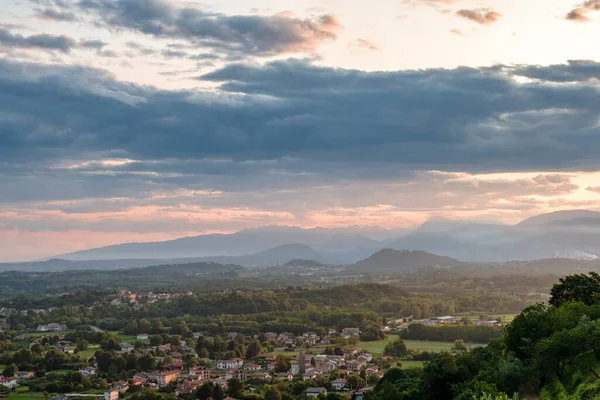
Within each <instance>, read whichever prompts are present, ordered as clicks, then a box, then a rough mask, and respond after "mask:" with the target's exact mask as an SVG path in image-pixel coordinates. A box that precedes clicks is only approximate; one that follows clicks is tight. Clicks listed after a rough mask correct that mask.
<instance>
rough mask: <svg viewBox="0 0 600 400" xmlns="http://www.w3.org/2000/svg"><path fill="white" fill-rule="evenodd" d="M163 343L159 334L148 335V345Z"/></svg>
mask: <svg viewBox="0 0 600 400" xmlns="http://www.w3.org/2000/svg"><path fill="white" fill-rule="evenodd" d="M161 344H163V338H162V336H160V335H152V336H150V346H160V345H161Z"/></svg>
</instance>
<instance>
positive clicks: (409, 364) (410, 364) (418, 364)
mask: <svg viewBox="0 0 600 400" xmlns="http://www.w3.org/2000/svg"><path fill="white" fill-rule="evenodd" d="M400 362H401V363H402V369H408V368H422V367H423V364H425V361H414V360H401V361H400Z"/></svg>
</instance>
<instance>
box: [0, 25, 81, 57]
mask: <svg viewBox="0 0 600 400" xmlns="http://www.w3.org/2000/svg"><path fill="white" fill-rule="evenodd" d="M76 46H77V42H76V41H75V40H74V39H73V38H71V37H69V36H66V35H49V34H39V35H31V36H23V35H19V34H12V33H11V32H10V31H9V30H7V29H3V28H0V47H16V48H37V49H46V50H58V51H61V52H63V53H69V52H70V51H71V49H73V48H74V47H76Z"/></svg>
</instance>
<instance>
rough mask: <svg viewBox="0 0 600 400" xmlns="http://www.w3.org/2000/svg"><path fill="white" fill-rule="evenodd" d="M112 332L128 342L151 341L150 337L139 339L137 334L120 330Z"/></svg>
mask: <svg viewBox="0 0 600 400" xmlns="http://www.w3.org/2000/svg"><path fill="white" fill-rule="evenodd" d="M112 333H114V334H115V335H117V336H118V337H120V338H121V340H122V341H123V342H126V343H135V342H142V343H150V340H149V339H144V340H141V339H138V338H137V336H136V335H125V334H123V333H120V332H112Z"/></svg>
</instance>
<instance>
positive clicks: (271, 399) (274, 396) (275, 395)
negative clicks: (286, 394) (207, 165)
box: [265, 386, 281, 400]
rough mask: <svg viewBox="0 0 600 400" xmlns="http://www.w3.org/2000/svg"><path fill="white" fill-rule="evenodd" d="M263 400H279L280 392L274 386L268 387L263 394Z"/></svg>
mask: <svg viewBox="0 0 600 400" xmlns="http://www.w3.org/2000/svg"><path fill="white" fill-rule="evenodd" d="M265 400H281V392H280V391H279V389H277V388H276V387H275V386H269V388H268V389H267V391H266V393H265Z"/></svg>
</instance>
